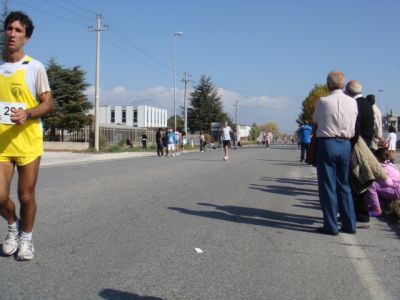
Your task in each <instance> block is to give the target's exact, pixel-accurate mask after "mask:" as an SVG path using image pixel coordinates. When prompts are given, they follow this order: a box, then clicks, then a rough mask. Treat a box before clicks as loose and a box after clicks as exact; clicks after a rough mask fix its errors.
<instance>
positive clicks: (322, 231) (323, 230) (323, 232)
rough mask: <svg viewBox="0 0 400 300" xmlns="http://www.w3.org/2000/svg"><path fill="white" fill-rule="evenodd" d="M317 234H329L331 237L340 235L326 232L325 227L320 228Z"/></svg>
mask: <svg viewBox="0 0 400 300" xmlns="http://www.w3.org/2000/svg"><path fill="white" fill-rule="evenodd" d="M317 232H319V233H322V234H329V235H338V234H339V233H338V232H331V231H328V230H326V229H325V228H324V227H319V228H317Z"/></svg>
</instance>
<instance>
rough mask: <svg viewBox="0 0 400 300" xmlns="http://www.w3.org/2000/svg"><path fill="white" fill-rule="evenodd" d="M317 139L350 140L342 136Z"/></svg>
mask: <svg viewBox="0 0 400 300" xmlns="http://www.w3.org/2000/svg"><path fill="white" fill-rule="evenodd" d="M318 139H322V140H341V141H349V140H350V139H349V138H347V137H344V136H332V137H326V136H324V137H318Z"/></svg>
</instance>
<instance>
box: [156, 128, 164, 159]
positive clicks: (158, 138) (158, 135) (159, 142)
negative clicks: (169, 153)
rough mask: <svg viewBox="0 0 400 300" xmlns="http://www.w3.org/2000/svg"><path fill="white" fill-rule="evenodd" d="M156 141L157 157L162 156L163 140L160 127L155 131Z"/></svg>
mask: <svg viewBox="0 0 400 300" xmlns="http://www.w3.org/2000/svg"><path fill="white" fill-rule="evenodd" d="M156 143H157V155H158V156H159V157H162V156H163V155H164V151H163V148H164V147H163V141H162V132H161V128H158V130H157V132H156Z"/></svg>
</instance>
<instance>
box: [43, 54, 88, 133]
mask: <svg viewBox="0 0 400 300" xmlns="http://www.w3.org/2000/svg"><path fill="white" fill-rule="evenodd" d="M47 74H48V77H49V83H50V88H51V90H52V93H53V97H54V111H53V112H52V113H51V114H49V115H47V116H46V117H45V118H44V127H45V129H51V132H52V135H53V134H54V133H55V129H56V128H58V129H62V130H64V129H67V130H69V131H74V130H77V129H80V128H82V127H84V126H85V125H88V124H90V123H91V122H92V119H91V116H89V115H88V114H87V112H88V111H89V109H90V108H92V107H93V105H92V103H90V102H89V101H88V99H87V97H86V95H85V94H84V91H85V89H86V88H87V87H88V86H89V84H88V83H86V82H85V71H83V70H81V68H80V66H75V67H73V68H71V69H70V68H66V67H63V66H61V65H59V64H58V63H57V62H56V61H55V59H54V58H52V59H51V60H50V61H49V63H48V66H47Z"/></svg>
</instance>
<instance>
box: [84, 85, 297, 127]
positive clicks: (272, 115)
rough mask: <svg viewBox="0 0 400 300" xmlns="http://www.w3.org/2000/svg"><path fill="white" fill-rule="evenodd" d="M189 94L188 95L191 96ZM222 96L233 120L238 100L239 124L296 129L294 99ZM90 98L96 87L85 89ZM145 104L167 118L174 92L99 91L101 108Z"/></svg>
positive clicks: (228, 92) (160, 89) (178, 97)
mask: <svg viewBox="0 0 400 300" xmlns="http://www.w3.org/2000/svg"><path fill="white" fill-rule="evenodd" d="M188 94H189V93H188ZM218 94H219V95H220V96H221V100H222V103H223V109H224V111H226V112H227V113H228V114H229V115H230V116H231V117H232V119H233V120H235V119H236V101H238V123H240V124H248V125H251V124H252V123H257V124H265V123H268V122H274V123H276V124H277V125H278V127H279V128H280V129H281V130H282V131H284V132H290V133H291V132H293V131H294V130H295V128H296V124H295V121H294V120H295V118H296V116H297V114H298V111H297V110H295V111H294V110H293V104H291V100H290V99H288V98H286V97H272V96H268V95H258V96H246V95H242V94H239V93H237V92H234V91H231V90H227V89H222V88H219V89H218ZM86 95H87V96H88V99H89V100H90V101H91V102H93V103H94V99H95V88H94V86H90V87H88V89H87V90H86ZM183 98H184V91H183V90H179V89H177V90H176V110H177V113H178V114H180V113H181V111H182V109H181V107H183ZM141 104H146V105H150V106H156V107H160V108H164V109H167V110H168V115H169V116H172V115H173V110H174V90H173V89H171V88H165V87H163V86H157V87H152V88H148V89H144V90H129V89H127V88H125V87H123V86H117V87H114V88H112V89H111V90H104V91H103V90H101V91H100V105H101V106H103V105H111V106H114V105H141Z"/></svg>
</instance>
